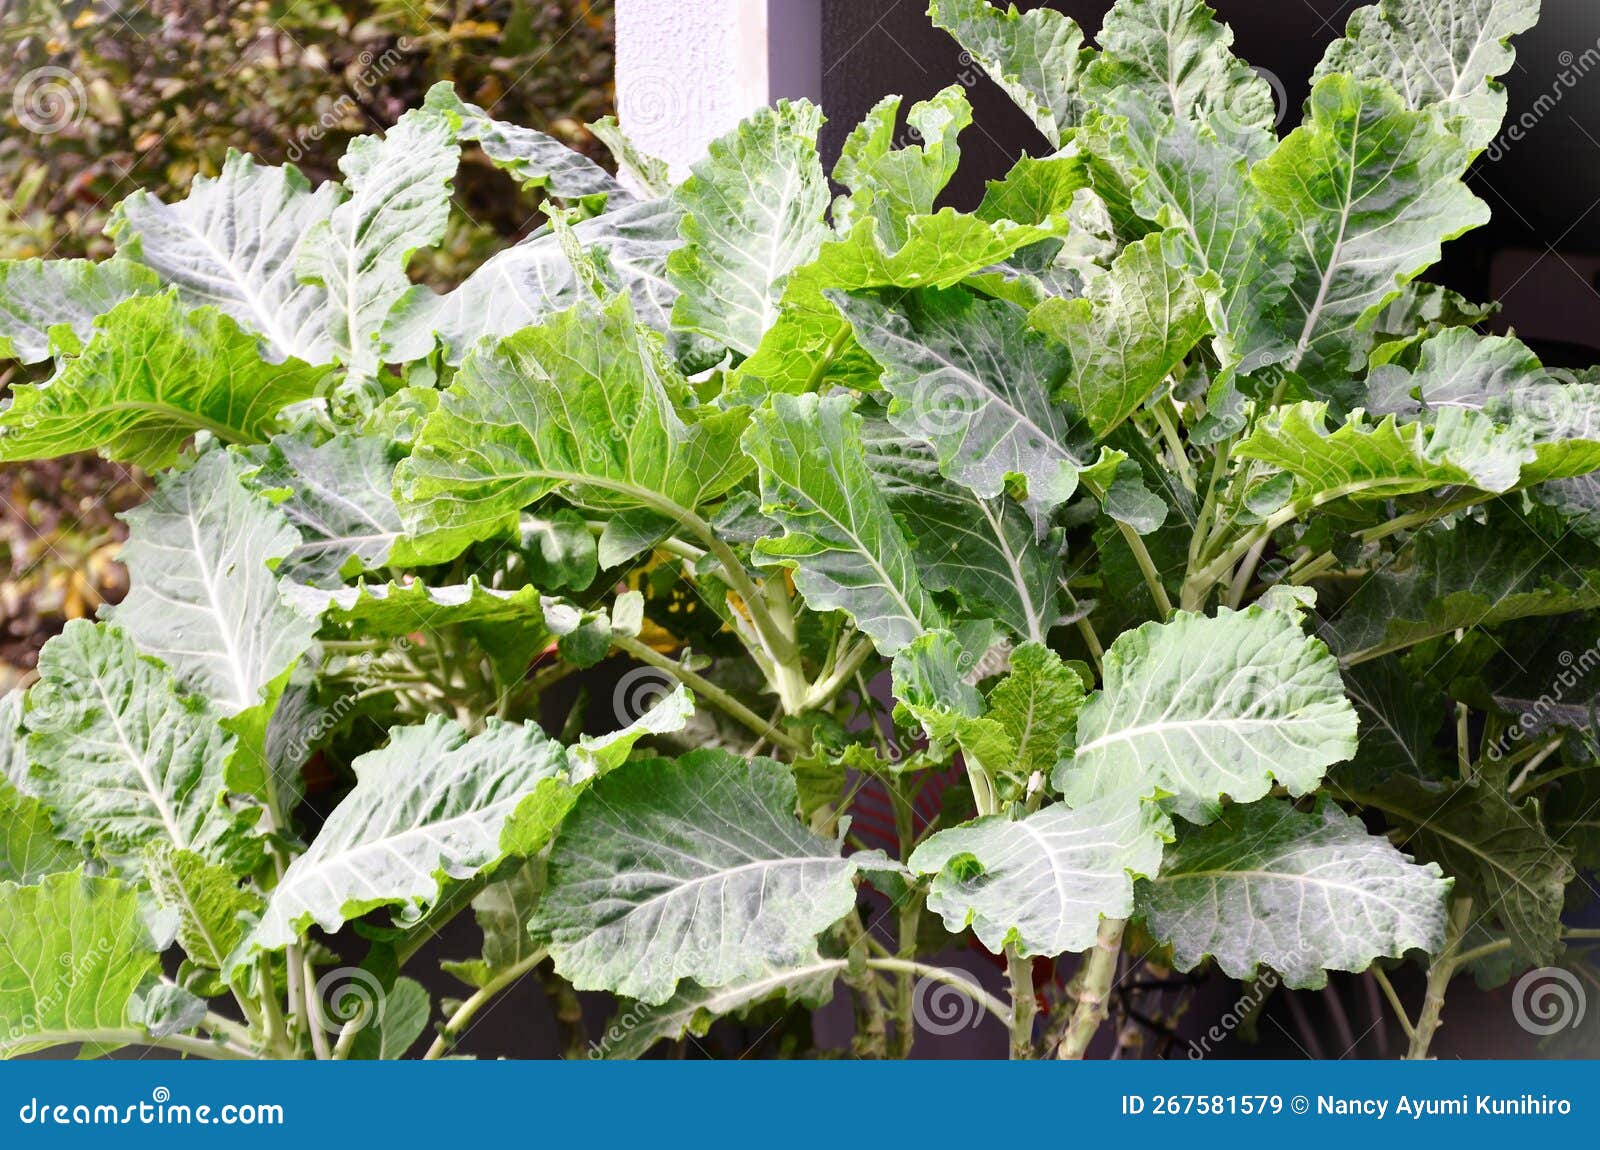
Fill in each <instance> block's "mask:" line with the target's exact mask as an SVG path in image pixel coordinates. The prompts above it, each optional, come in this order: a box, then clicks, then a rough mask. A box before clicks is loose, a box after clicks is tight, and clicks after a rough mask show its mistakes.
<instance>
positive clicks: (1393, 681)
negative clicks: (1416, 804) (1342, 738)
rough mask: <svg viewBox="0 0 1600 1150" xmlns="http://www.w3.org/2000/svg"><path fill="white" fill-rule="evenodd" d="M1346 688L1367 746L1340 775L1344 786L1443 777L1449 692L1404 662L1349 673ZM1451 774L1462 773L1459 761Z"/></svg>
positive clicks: (1451, 766)
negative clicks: (1441, 739) (1440, 737)
mask: <svg viewBox="0 0 1600 1150" xmlns="http://www.w3.org/2000/svg"><path fill="white" fill-rule="evenodd" d="M1335 619H1337V616H1335ZM1333 645H1334V647H1335V649H1337V646H1338V645H1337V643H1334V644H1333ZM1344 689H1345V695H1346V696H1347V697H1348V698H1349V699H1350V702H1351V704H1352V705H1353V706H1354V707H1355V709H1356V714H1357V715H1358V716H1360V719H1361V746H1360V748H1359V749H1358V750H1357V751H1356V755H1355V758H1354V759H1352V760H1351V761H1350V762H1349V763H1346V764H1344V765H1342V766H1340V767H1339V768H1338V769H1337V770H1336V771H1334V773H1333V778H1334V779H1335V780H1337V782H1338V783H1340V784H1344V785H1354V786H1363V785H1369V784H1377V783H1381V782H1384V781H1386V780H1388V779H1391V778H1393V777H1394V776H1396V775H1407V776H1410V777H1412V778H1416V779H1438V778H1441V777H1443V774H1444V770H1445V766H1446V764H1445V763H1444V755H1443V754H1442V753H1441V751H1440V750H1439V747H1438V745H1437V740H1438V735H1439V728H1440V727H1441V726H1443V725H1444V721H1445V716H1446V714H1447V713H1449V711H1450V703H1449V700H1448V699H1446V698H1445V695H1444V692H1443V691H1441V690H1440V689H1439V688H1438V687H1437V686H1435V685H1433V684H1432V683H1429V682H1428V681H1427V680H1425V679H1423V678H1421V677H1419V676H1418V675H1416V674H1414V673H1413V672H1412V671H1411V670H1410V669H1409V668H1408V667H1406V666H1405V664H1403V663H1402V662H1401V661H1400V660H1399V659H1374V660H1372V661H1370V662H1366V663H1363V664H1361V665H1360V666H1359V667H1349V668H1346V670H1345V672H1344ZM1449 769H1450V770H1451V771H1454V770H1455V769H1456V768H1455V764H1454V763H1453V762H1452V763H1450V764H1449Z"/></svg>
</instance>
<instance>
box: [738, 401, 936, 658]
mask: <svg viewBox="0 0 1600 1150" xmlns="http://www.w3.org/2000/svg"><path fill="white" fill-rule="evenodd" d="M861 422H862V421H861V417H860V416H859V415H857V414H856V413H855V411H854V410H853V406H852V403H851V401H850V399H849V398H848V397H847V396H834V397H830V398H827V399H819V398H818V397H817V396H815V395H801V396H788V395H775V396H773V397H772V401H771V405H770V406H769V407H768V408H766V409H764V410H762V411H758V412H756V413H755V415H754V416H752V418H751V423H750V429H749V431H748V432H746V434H745V439H744V450H745V452H746V454H748V455H749V456H750V457H751V458H752V459H754V460H755V462H756V464H757V466H758V467H759V469H760V475H761V502H762V511H763V512H764V513H765V514H767V515H768V516H770V517H771V518H772V519H774V520H775V521H776V522H777V523H779V524H780V525H781V526H782V527H783V530H784V534H783V536H782V537H781V538H772V537H769V538H765V539H762V540H760V541H759V542H758V543H757V544H756V552H755V557H756V562H757V563H760V564H766V565H769V566H781V567H789V568H792V569H793V570H794V572H795V575H794V579H795V586H796V587H797V588H799V590H800V593H801V594H802V595H803V596H804V597H805V600H806V603H807V604H808V605H809V606H810V607H811V608H812V610H814V611H832V610H843V611H846V612H847V613H849V615H850V616H851V618H852V619H854V621H855V624H856V626H857V627H858V628H860V629H861V631H862V632H864V633H865V634H866V635H868V636H869V637H871V639H872V641H873V643H874V644H875V645H876V646H877V648H878V650H879V652H880V653H882V654H884V655H892V654H894V652H895V651H898V650H899V649H900V648H901V647H903V646H905V644H907V643H909V642H910V641H911V640H912V639H914V638H916V637H917V636H918V635H919V634H921V633H922V632H924V631H929V630H934V629H936V628H938V627H940V626H942V625H943V616H942V614H941V612H940V611H939V608H938V606H937V605H936V604H935V603H934V602H933V600H932V598H931V597H930V596H929V594H928V592H927V591H926V590H925V589H924V588H923V586H922V581H921V579H920V578H919V576H918V574H917V568H916V563H915V561H914V560H913V558H912V555H911V548H910V546H909V544H908V543H907V542H906V538H905V535H904V534H903V533H902V532H901V530H900V528H899V526H898V525H897V524H896V523H895V521H894V517H893V516H892V515H891V514H890V512H889V507H888V504H887V501H886V500H885V499H884V495H883V492H882V491H881V490H880V488H879V487H878V485H877V483H876V482H875V481H874V479H873V476H872V473H871V471H869V470H868V468H867V463H866V456H865V452H864V449H863V446H862V440H861Z"/></svg>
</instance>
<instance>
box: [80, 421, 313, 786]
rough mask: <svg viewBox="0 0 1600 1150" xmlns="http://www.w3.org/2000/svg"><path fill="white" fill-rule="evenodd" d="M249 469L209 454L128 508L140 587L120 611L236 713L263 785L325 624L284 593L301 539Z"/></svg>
mask: <svg viewBox="0 0 1600 1150" xmlns="http://www.w3.org/2000/svg"><path fill="white" fill-rule="evenodd" d="M244 470H245V464H244V463H243V462H242V461H240V460H239V459H237V458H235V457H234V456H233V455H232V454H231V453H229V452H226V451H213V452H209V453H208V454H206V455H205V456H203V457H202V458H201V459H200V460H199V462H197V463H196V464H195V465H194V466H193V467H192V468H190V469H189V470H188V471H185V472H182V473H178V474H172V475H168V476H167V477H166V478H165V479H164V480H163V481H162V483H161V486H160V488H159V489H158V490H157V491H156V493H155V495H154V496H152V497H151V499H150V501H149V502H147V503H146V504H144V505H143V506H142V507H138V508H135V509H134V510H132V511H130V512H128V513H127V515H126V516H124V518H125V519H126V520H127V523H128V542H127V543H126V545H124V547H123V549H122V561H123V562H124V563H125V564H127V567H128V594H127V595H126V597H124V599H123V600H122V602H121V603H120V604H119V605H118V606H116V607H115V608H113V609H111V611H110V612H109V617H110V618H111V619H112V620H113V621H114V622H115V623H116V624H117V626H119V627H120V628H121V629H122V630H124V631H126V632H127V633H128V635H129V636H131V637H132V639H133V641H134V643H135V645H136V646H137V647H138V649H139V651H140V652H141V653H143V654H145V655H151V656H154V657H155V658H157V659H160V660H161V661H162V662H164V663H166V664H167V666H168V667H170V668H171V669H172V672H173V674H174V675H175V676H176V677H177V680H178V683H179V684H180V685H181V686H182V687H184V688H185V689H187V690H189V691H193V692H196V693H198V694H200V695H203V696H205V697H206V698H208V699H210V700H211V702H212V703H213V704H215V706H216V708H217V710H218V711H219V712H221V713H222V714H223V715H225V716H228V725H229V727H230V729H232V730H234V731H236V732H237V733H238V734H239V736H240V754H239V755H238V756H236V760H235V764H234V769H235V770H236V771H237V772H239V774H238V777H237V778H234V779H233V781H234V783H235V785H237V786H239V787H240V788H241V789H252V790H254V789H257V787H258V786H259V785H260V782H261V779H260V776H261V774H262V771H263V769H264V764H263V763H262V762H261V760H260V755H261V748H262V744H263V740H264V738H265V727H266V722H267V719H268V718H269V717H270V715H271V713H272V709H273V707H274V706H275V705H276V703H277V699H278V695H279V693H280V692H281V691H282V690H283V686H284V682H285V680H286V679H287V677H288V674H289V672H290V671H291V670H292V669H293V668H294V666H295V664H296V663H298V662H299V660H300V657H301V656H302V655H304V654H305V652H306V651H307V650H308V649H309V648H310V646H311V641H312V638H313V636H314V634H315V632H316V627H315V625H314V624H313V623H312V622H311V621H310V620H308V619H305V618H302V617H301V615H300V614H299V613H298V612H297V611H295V610H294V608H292V607H290V606H289V605H288V604H287V603H285V602H284V601H283V600H282V599H281V598H280V597H279V594H278V588H277V583H276V580H275V579H274V577H273V574H272V567H273V566H274V565H275V564H276V563H277V562H278V561H279V560H281V559H282V558H283V557H284V556H286V555H289V554H290V553H292V552H293V551H294V549H295V547H296V546H298V545H299V542H300V537H299V535H298V534H297V533H296V531H295V529H294V528H293V527H292V526H291V525H290V523H289V521H288V519H287V517H286V516H285V515H284V514H283V512H282V511H280V510H278V509H277V508H276V507H274V506H272V504H271V503H269V502H268V501H267V500H266V499H265V498H264V497H262V496H261V495H259V494H257V493H255V492H253V491H250V490H249V489H248V488H246V487H245V485H244V483H243V481H242V479H241V473H242V472H243V471H244ZM230 777H232V776H230Z"/></svg>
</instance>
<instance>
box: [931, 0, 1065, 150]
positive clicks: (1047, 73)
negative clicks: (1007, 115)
mask: <svg viewBox="0 0 1600 1150" xmlns="http://www.w3.org/2000/svg"><path fill="white" fill-rule="evenodd" d="M928 15H929V16H930V17H931V18H932V19H933V22H934V24H936V25H937V26H938V27H940V28H943V29H944V30H945V31H946V32H948V33H950V35H951V36H953V37H955V39H956V41H957V43H959V44H960V45H961V46H962V48H964V49H965V50H966V51H965V52H964V53H963V55H964V56H965V57H967V59H965V60H963V61H962V62H963V63H964V64H965V63H976V64H977V65H978V66H979V67H981V68H982V69H983V70H984V71H985V72H986V73H988V76H989V78H990V79H991V80H993V81H994V82H995V83H996V84H999V85H1000V87H1001V88H1002V89H1004V90H1005V93H1006V95H1008V96H1010V97H1011V99H1012V100H1013V101H1014V102H1015V103H1016V105H1017V107H1019V108H1021V109H1022V110H1023V111H1024V112H1026V113H1027V114H1028V117H1029V119H1031V120H1032V121H1033V122H1034V125H1035V126H1036V127H1037V128H1038V129H1039V131H1041V132H1043V133H1044V136H1045V139H1047V140H1049V141H1050V146H1051V147H1054V148H1059V147H1061V145H1062V144H1063V143H1065V142H1066V137H1067V132H1068V130H1069V129H1070V128H1071V127H1072V126H1073V125H1074V124H1075V123H1076V122H1077V117H1078V111H1079V98H1078V85H1079V82H1080V74H1081V72H1082V70H1083V67H1084V65H1085V64H1086V63H1087V62H1088V60H1089V59H1090V58H1091V57H1092V55H1093V53H1091V52H1090V51H1088V50H1087V49H1086V48H1084V46H1083V32H1082V30H1081V29H1079V27H1078V25H1077V24H1075V23H1073V21H1071V20H1069V19H1068V18H1067V17H1065V16H1063V15H1061V13H1059V12H1053V11H1051V10H1050V9H1049V8H1035V9H1033V10H1032V11H1030V12H1025V13H1020V12H1018V11H1017V6H1016V5H1015V4H1012V5H1010V6H1009V7H1007V8H1006V10H1005V11H1003V12H1002V11H1001V10H1000V9H998V8H995V7H994V6H992V5H990V4H987V3H985V2H984V0H934V2H933V3H932V4H930V5H929V6H928Z"/></svg>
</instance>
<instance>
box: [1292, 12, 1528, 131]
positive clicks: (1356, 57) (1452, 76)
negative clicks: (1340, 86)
mask: <svg viewBox="0 0 1600 1150" xmlns="http://www.w3.org/2000/svg"><path fill="white" fill-rule="evenodd" d="M1538 19H1539V0H1382V2H1381V3H1378V4H1372V5H1369V6H1368V7H1365V8H1359V9H1357V10H1356V11H1355V12H1354V13H1353V14H1352V15H1351V17H1350V24H1349V27H1348V28H1347V29H1346V33H1345V37H1344V38H1343V39H1341V40H1335V41H1334V42H1333V43H1332V44H1331V45H1329V47H1328V52H1327V55H1325V56H1324V57H1323V59H1322V63H1320V64H1319V65H1317V71H1316V74H1315V75H1316V78H1318V79H1320V78H1321V77H1323V76H1325V75H1328V74H1329V73H1333V72H1348V73H1351V74H1353V75H1355V76H1357V77H1358V78H1361V79H1368V78H1370V79H1378V80H1385V81H1387V82H1388V83H1389V84H1391V85H1392V86H1393V87H1394V88H1396V89H1397V90H1398V91H1399V92H1400V94H1401V95H1402V96H1404V97H1405V100H1406V103H1407V104H1408V105H1409V106H1410V107H1412V108H1414V109H1417V110H1422V109H1426V108H1438V109H1440V111H1442V112H1443V113H1444V114H1445V115H1446V116H1449V117H1451V118H1453V119H1456V120H1458V121H1460V123H1461V127H1460V128H1459V130H1460V131H1461V133H1462V136H1463V138H1464V139H1465V140H1466V141H1467V143H1468V144H1469V145H1470V146H1471V147H1472V148H1473V149H1474V150H1477V149H1479V148H1484V147H1487V146H1488V144H1489V142H1490V141H1491V140H1493V139H1494V137H1495V133H1496V132H1498V131H1499V130H1500V121H1501V120H1502V119H1503V118H1504V116H1505V113H1506V96H1505V92H1504V91H1503V90H1502V89H1501V87H1500V85H1499V84H1497V83H1495V79H1496V78H1497V77H1499V76H1501V75H1503V74H1505V73H1506V72H1507V71H1509V70H1510V68H1511V66H1512V64H1513V63H1514V62H1515V60H1516V53H1515V52H1514V51H1513V50H1512V48H1511V47H1510V46H1509V45H1508V44H1507V43H1506V41H1507V40H1509V39H1510V38H1511V37H1512V36H1515V35H1517V34H1518V33H1519V32H1526V31H1527V30H1528V29H1529V28H1531V27H1533V25H1534V22H1535V21H1537V20H1538Z"/></svg>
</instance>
